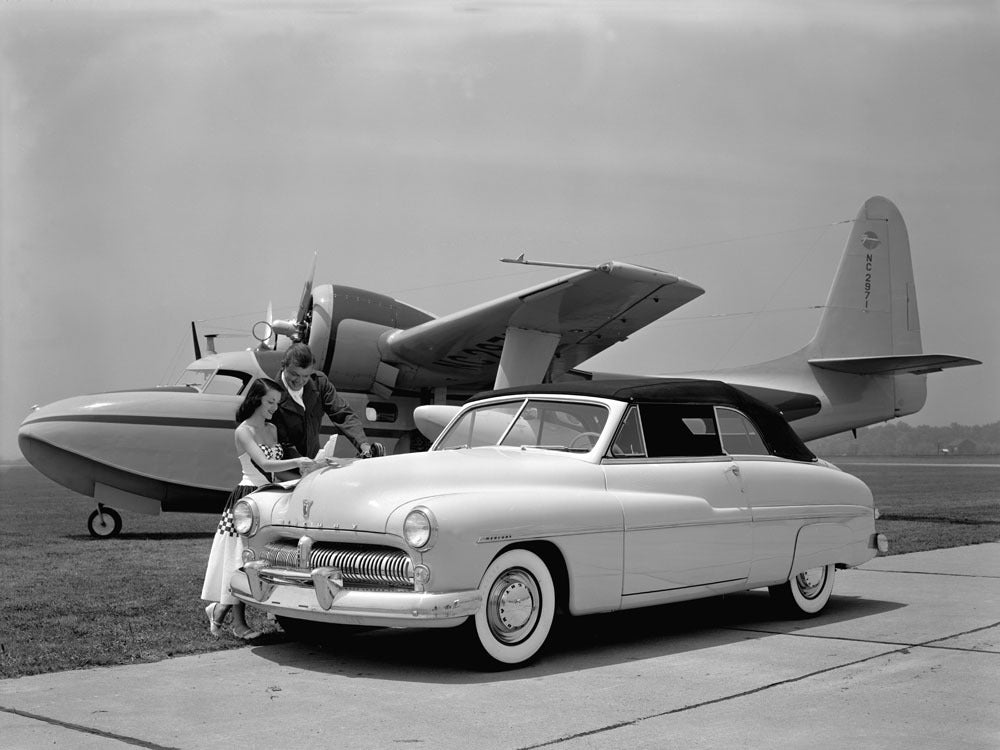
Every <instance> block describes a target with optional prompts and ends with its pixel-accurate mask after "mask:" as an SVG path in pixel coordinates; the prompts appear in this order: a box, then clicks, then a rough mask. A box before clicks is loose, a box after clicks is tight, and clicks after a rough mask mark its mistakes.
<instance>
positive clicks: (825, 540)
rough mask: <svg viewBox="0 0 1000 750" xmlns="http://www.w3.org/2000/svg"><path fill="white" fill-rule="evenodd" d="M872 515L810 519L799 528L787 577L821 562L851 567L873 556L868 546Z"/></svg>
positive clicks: (821, 564)
mask: <svg viewBox="0 0 1000 750" xmlns="http://www.w3.org/2000/svg"><path fill="white" fill-rule="evenodd" d="M874 532H875V524H874V519H873V518H872V519H863V518H860V517H858V518H854V519H850V520H847V521H844V522H843V523H837V522H823V523H811V524H807V525H805V526H803V527H802V528H801V529H799V533H798V535H797V536H796V538H795V556H794V557H793V559H792V567H791V570H789V575H788V577H789V578H791V577H792V576H793V575H797V574H798V573H801V572H802V571H804V570H809V569H811V568H818V567H820V566H823V565H838V566H841V567H854V566H856V565H860V564H861V563H863V562H867V561H868V560H870V559H871V558H872V557H874V556H875V553H874V551H873V550H871V549H869V547H868V538H869V535H870V534H874Z"/></svg>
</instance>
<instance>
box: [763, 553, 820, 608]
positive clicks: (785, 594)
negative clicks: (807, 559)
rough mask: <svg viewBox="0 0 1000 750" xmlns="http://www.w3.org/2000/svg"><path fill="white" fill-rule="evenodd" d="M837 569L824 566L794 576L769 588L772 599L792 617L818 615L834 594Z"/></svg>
mask: <svg viewBox="0 0 1000 750" xmlns="http://www.w3.org/2000/svg"><path fill="white" fill-rule="evenodd" d="M835 573H836V568H835V567H834V566H833V565H824V566H822V567H819V568H811V569H809V570H804V571H802V572H801V573H798V574H797V575H795V576H793V577H792V578H791V580H788V581H785V582H784V583H782V584H781V585H779V586H769V587H768V591H769V592H770V593H771V597H772V598H773V599H774V600H775V601H776V602H777V603H778V605H779V606H780V607H782V609H784V610H785V611H786V612H788V613H789V614H791V615H815V614H818V613H819V612H820V611H821V610H822V609H823V607H825V606H826V603H827V602H828V601H830V594H832V593H833V578H834V574H835Z"/></svg>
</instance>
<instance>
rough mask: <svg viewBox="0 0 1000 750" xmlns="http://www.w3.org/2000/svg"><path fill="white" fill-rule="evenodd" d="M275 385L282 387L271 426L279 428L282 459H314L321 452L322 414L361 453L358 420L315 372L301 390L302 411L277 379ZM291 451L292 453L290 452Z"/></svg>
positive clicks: (325, 378) (360, 424) (360, 431)
mask: <svg viewBox="0 0 1000 750" xmlns="http://www.w3.org/2000/svg"><path fill="white" fill-rule="evenodd" d="M278 384H279V385H280V386H281V387H282V393H281V402H280V403H279V404H278V409H277V411H275V412H274V416H272V417H271V422H272V423H273V424H274V426H275V427H277V428H278V442H279V443H281V444H282V446H283V447H284V450H285V458H293V457H295V455H299V456H305V457H307V458H313V457H315V456H316V454H317V453H318V452H319V449H320V437H319V428H320V423H321V422H322V421H323V415H324V414H326V415H327V416H328V417H330V421H332V422H333V424H334V425H335V426H336V427H337V428H338V429H339V430H340V432H342V433H343V434H344V435H345V436H346V437H347V439H348V440H350V441H351V442H352V443H354V447H355V448H359V449H360V447H361V443H363V442H365V441H366V440H367V438H366V437H365V430H364V426H363V425H362V423H361V420H360V419H358V416H357V414H355V413H354V411H353V410H352V409H351V407H350V405H349V404H348V403H347V401H346V400H345V399H343V398H342V397H341V396H340V394H338V393H337V389H336V388H334V387H333V383H331V382H330V380H329V379H328V378H327V377H326V375H323V374H322V373H318V372H314V373H313V374H312V375H311V376H310V377H309V380H307V381H306V384H305V385H304V386H303V387H302V403H304V404H305V409H303V408H302V407H301V406H299V405H298V404H297V403H295V401H294V399H292V397H291V396H289V395H288V391H286V390H285V384H284V382H283V381H282V380H281V378H280V376H279V378H278ZM290 447H292V448H294V449H295V451H294V452H292V451H291V450H289V449H290Z"/></svg>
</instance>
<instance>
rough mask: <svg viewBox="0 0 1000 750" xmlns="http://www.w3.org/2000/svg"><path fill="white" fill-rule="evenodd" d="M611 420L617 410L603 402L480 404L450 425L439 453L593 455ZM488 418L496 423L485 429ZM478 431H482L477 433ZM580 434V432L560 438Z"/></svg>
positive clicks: (530, 400) (437, 447)
mask: <svg viewBox="0 0 1000 750" xmlns="http://www.w3.org/2000/svg"><path fill="white" fill-rule="evenodd" d="M610 416H611V410H610V409H609V407H608V405H607V404H605V403H603V402H601V401H595V400H586V399H561V398H553V397H551V396H548V395H546V397H542V398H539V397H537V396H536V397H531V396H527V397H521V398H518V399H512V400H505V401H497V402H493V403H486V404H481V405H475V406H472V407H470V408H468V409H466V410H465V411H463V412H462V413H461V414H460V415H459V416H458V417H457V418H456V419H455V421H454V422H452V424H451V425H449V426H448V428H447V429H446V430H445V431H444V432H443V433H442V434H441V437H440V438H439V439H438V440H437V442H436V443H435V445H434V447H433V450H435V451H439V450H458V449H463V448H482V447H505V448H519V449H521V450H528V449H532V450H552V451H560V452H565V453H588V452H590V451H591V450H592V449H593V448H594V447H595V446H596V445H597V443H598V442H600V440H601V438H602V437H603V436H604V433H605V431H606V430H607V429H608V423H609V421H610ZM484 418H486V419H488V420H491V422H492V423H487V424H485V425H482V423H483V422H484V421H485V420H484ZM573 420H575V421H576V424H573ZM501 422H502V424H501ZM477 423H478V424H477ZM477 428H480V429H481V430H482V431H481V432H479V433H477V432H476V430H477ZM588 428H589V429H588ZM574 430H575V431H576V433H575V434H572V435H568V436H567V435H565V434H563V435H562V436H561V437H560V435H559V432H560V431H562V432H563V433H565V432H566V431H569V432H572V431H574ZM582 435H587V436H588V442H587V444H586V445H583V444H581V445H574V443H575V442H576V441H577V440H579V438H580V436H582ZM550 436H551V437H550Z"/></svg>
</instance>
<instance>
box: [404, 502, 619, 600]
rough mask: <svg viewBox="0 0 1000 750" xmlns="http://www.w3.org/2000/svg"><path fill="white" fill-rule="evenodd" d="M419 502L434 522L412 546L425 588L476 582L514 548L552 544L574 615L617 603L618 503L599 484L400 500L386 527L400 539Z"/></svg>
mask: <svg viewBox="0 0 1000 750" xmlns="http://www.w3.org/2000/svg"><path fill="white" fill-rule="evenodd" d="M415 508H426V509H427V510H429V511H430V512H431V514H433V516H434V521H435V524H436V530H435V540H434V544H433V546H432V547H431V548H430V549H428V550H427V551H425V552H420V551H413V552H412V554H413V557H414V561H415V562H417V563H423V564H425V565H427V566H428V567H429V568H430V569H431V576H432V577H431V582H430V584H429V585H428V590H434V591H447V590H464V589H467V588H470V587H472V588H475V587H478V586H479V585H480V583H481V581H482V576H483V573H484V571H485V570H486V568H487V567H488V566H489V564H490V562H492V560H493V559H494V558H496V557H497V555H499V554H501V553H502V552H503V551H505V550H507V549H511V548H514V547H527V548H530V547H531V546H532V545H533V544H537V543H539V542H543V543H546V544H551V545H552V546H553V547H554V548H555V549H556V550H557V551H558V552H559V554H560V555H561V556H562V558H563V561H564V562H565V565H566V571H567V577H568V581H567V582H568V584H569V592H568V593H569V600H568V604H569V608H570V611H571V612H573V613H574V614H578V613H583V612H597V611H609V610H613V609H617V608H618V607H619V606H620V602H621V586H622V570H621V567H622V557H623V529H624V521H623V518H622V511H621V506H620V505H619V504H618V503H617V502H616V501H615V500H614V498H612V497H609V496H608V494H607V493H606V492H605V491H604V490H603V489H595V490H582V491H581V490H579V489H576V490H574V492H572V493H570V492H566V491H564V490H563V491H559V490H556V489H536V490H534V491H533V492H532V493H531V496H530V497H525V496H524V495H523V493H518V492H512V491H511V490H508V489H497V490H495V491H485V492H484V491H477V492H471V493H454V494H447V495H435V496H429V497H423V498H420V499H415V500H412V501H410V502H407V503H404V504H403V505H401V506H400V507H398V508H396V510H395V511H393V513H392V514H391V515H390V517H389V519H388V522H387V524H386V533H387V534H391V535H395V536H399V537H402V536H403V522H404V520H405V519H406V516H407V515H408V514H409V513H410V511H412V510H413V509H415Z"/></svg>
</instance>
